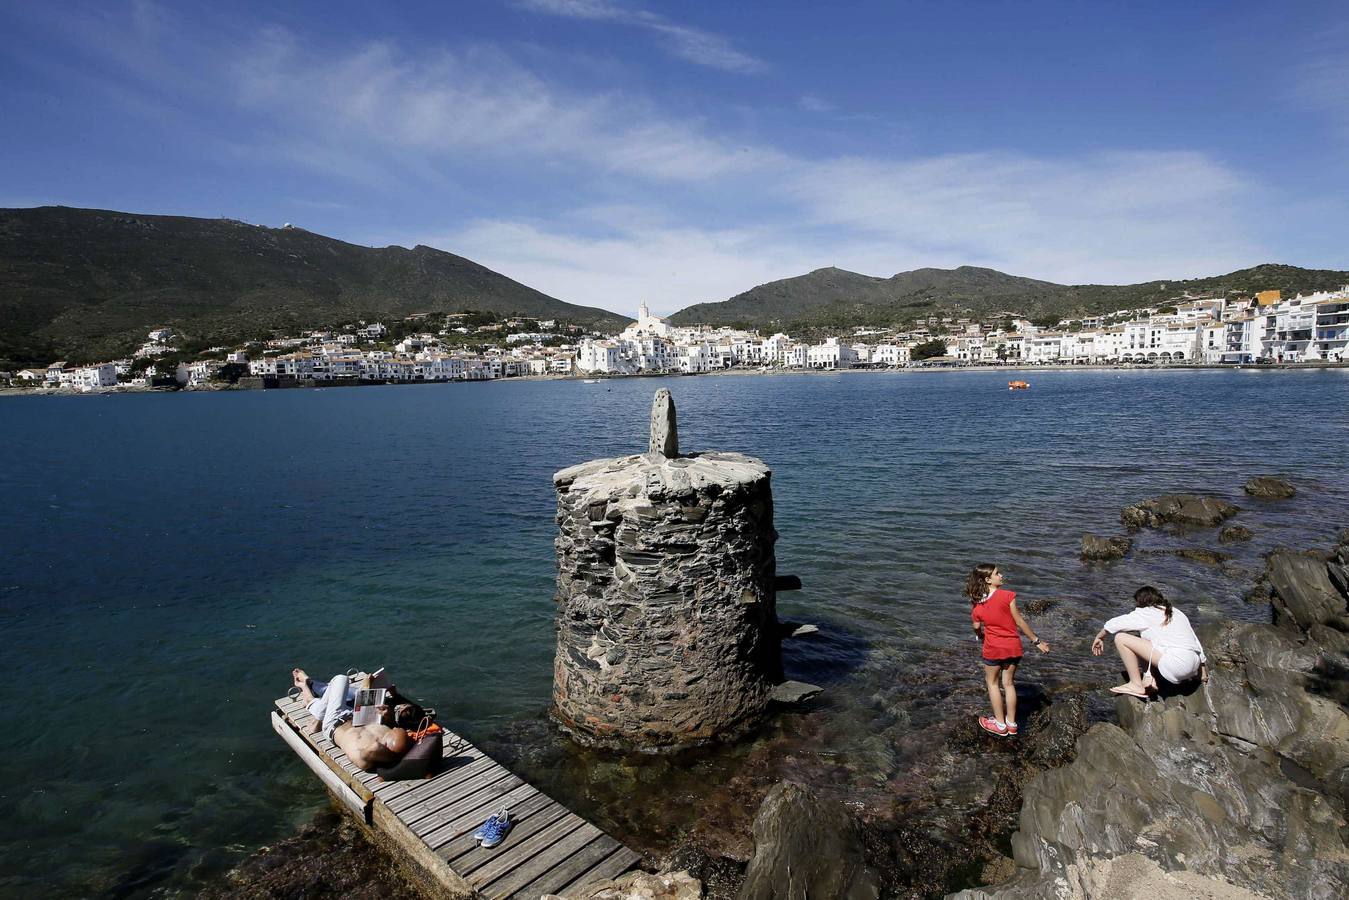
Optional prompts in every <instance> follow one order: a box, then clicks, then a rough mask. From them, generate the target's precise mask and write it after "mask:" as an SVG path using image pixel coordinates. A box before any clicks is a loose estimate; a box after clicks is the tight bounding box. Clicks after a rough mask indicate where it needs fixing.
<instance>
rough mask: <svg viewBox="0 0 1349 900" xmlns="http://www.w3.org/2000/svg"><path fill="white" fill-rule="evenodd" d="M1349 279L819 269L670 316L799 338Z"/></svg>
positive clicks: (1052, 314)
mask: <svg viewBox="0 0 1349 900" xmlns="http://www.w3.org/2000/svg"><path fill="white" fill-rule="evenodd" d="M1345 284H1349V272H1343V271H1334V270H1325V269H1300V268H1298V267H1296V266H1284V265H1272V264H1270V265H1261V266H1255V267H1253V268H1250V269H1242V270H1240V271H1237V272H1230V273H1228V274H1226V275H1218V276H1214V277H1212V278H1192V279H1179V280H1159V281H1149V282H1145V283H1143V284H1128V285H1104V284H1085V285H1064V284H1054V283H1053V282H1048V281H1037V280H1035V279H1032V278H1022V277H1019V276H1016V275H1007V274H1005V273H1003V272H998V271H995V270H993V269H981V268H976V267H973V266H961V267H960V268H958V269H916V270H914V271H912V272H901V273H900V274H898V275H895V276H893V277H890V278H878V277H874V276H870V275H859V274H857V273H856V272H848V271H845V270H843V269H835V268H827V269H817V270H815V271H814V272H810V273H807V274H805V275H800V276H797V277H795V278H786V279H783V280H781V281H773V282H770V283H768V284H763V285H759V286H758V287H756V288H753V289H751V290H748V291H746V292H744V293H743V294H738V295H736V296H734V297H732V298H730V299H729V300H725V301H722V302H720V303H699V304H696V305H694V306H690V307H687V308H686V309H682V310H680V311H679V312H677V313H675V314H674V315H673V316H672V317H671V321H672V322H674V323H676V324H681V325H684V324H693V323H708V324H731V323H734V322H740V323H744V324H747V325H750V326H752V327H756V328H760V329H764V330H782V331H786V332H788V333H789V334H792V335H793V336H794V337H795V336H797V335H798V334H799V335H803V336H808V335H810V334H813V333H818V332H824V331H829V330H831V329H841V328H849V327H858V326H899V327H902V326H906V325H911V324H913V323H914V322H916V321H918V320H920V319H925V318H927V317H928V316H932V315H968V316H971V317H975V318H980V319H985V320H987V319H991V318H992V317H994V316H996V315H997V314H999V313H1003V312H1016V313H1019V314H1021V315H1024V316H1027V317H1029V318H1031V319H1034V320H1037V321H1041V322H1051V323H1052V322H1057V321H1059V320H1061V319H1071V318H1080V317H1081V316H1087V315H1096V314H1100V313H1106V312H1113V311H1115V310H1118V309H1137V308H1139V307H1143V306H1156V305H1160V304H1163V303H1165V302H1167V301H1169V300H1171V299H1172V298H1174V297H1177V296H1180V295H1181V294H1184V293H1189V294H1191V295H1231V294H1238V293H1240V294H1253V293H1255V292H1256V291H1264V290H1281V291H1283V292H1284V295H1285V296H1292V295H1294V294H1297V293H1298V292H1301V293H1310V292H1312V291H1323V290H1335V289H1338V288H1340V287H1342V286H1343V285H1345Z"/></svg>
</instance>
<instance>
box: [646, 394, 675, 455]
mask: <svg viewBox="0 0 1349 900" xmlns="http://www.w3.org/2000/svg"><path fill="white" fill-rule="evenodd" d="M647 452H649V453H653V454H656V455H659V456H663V457H665V458H666V459H675V458H677V457H678V456H679V426H678V424H677V423H676V422H675V404H674V396H673V395H672V394H671V393H670V392H669V390H667V389H666V388H661V389H660V390H658V391H656V398H655V399H654V400H652V401H651V444H650V446H649V447H648V448H647Z"/></svg>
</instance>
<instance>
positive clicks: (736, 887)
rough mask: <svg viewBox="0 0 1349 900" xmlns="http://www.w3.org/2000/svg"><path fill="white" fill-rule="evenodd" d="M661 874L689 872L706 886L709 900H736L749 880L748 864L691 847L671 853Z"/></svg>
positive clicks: (663, 865)
mask: <svg viewBox="0 0 1349 900" xmlns="http://www.w3.org/2000/svg"><path fill="white" fill-rule="evenodd" d="M661 871H664V872H688V873H689V874H690V875H692V876H693V877H694V878H696V879H698V880H699V881H701V882H702V885H703V892H704V897H705V900H735V897H736V895H737V894H738V893H739V892H740V885H741V884H742V883H744V880H745V864H744V863H740V862H736V861H735V860H733V859H727V858H725V857H722V856H713V855H711V854H710V853H708V852H707V851H706V850H703V849H702V848H700V847H694V846H688V845H685V846H681V847H676V848H675V849H674V850H673V851H671V852H670V855H669V856H667V857H666V858H665V859H664V860H662V862H661Z"/></svg>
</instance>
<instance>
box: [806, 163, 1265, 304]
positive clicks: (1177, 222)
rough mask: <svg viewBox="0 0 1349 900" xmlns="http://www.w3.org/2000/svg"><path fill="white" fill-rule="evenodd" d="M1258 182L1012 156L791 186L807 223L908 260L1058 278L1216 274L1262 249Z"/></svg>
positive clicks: (906, 166) (832, 168)
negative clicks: (1249, 215)
mask: <svg viewBox="0 0 1349 900" xmlns="http://www.w3.org/2000/svg"><path fill="white" fill-rule="evenodd" d="M1250 189H1251V187H1250V185H1248V184H1247V183H1246V182H1245V180H1244V179H1243V178H1242V177H1241V176H1240V175H1239V174H1238V173H1236V172H1235V171H1233V170H1232V169H1230V168H1228V167H1226V166H1224V165H1222V164H1221V163H1219V162H1217V161H1215V160H1213V159H1211V158H1209V157H1208V156H1206V155H1204V154H1201V153H1186V152H1114V153H1098V154H1094V155H1089V156H1084V157H1073V158H1062V159H1060V158H1045V157H1030V156H1025V155H1021V154H1013V153H1005V152H989V153H981V154H955V155H941V156H932V157H926V158H917V159H907V160H876V159H842V160H833V161H826V162H821V163H816V164H812V165H809V166H806V167H804V168H803V169H802V171H801V172H800V173H799V175H798V177H797V178H795V179H793V180H792V182H791V183H790V184H789V186H788V187H787V190H788V191H790V192H791V194H792V195H793V196H794V197H796V199H797V200H798V201H799V203H800V204H801V207H802V208H803V209H804V210H805V211H807V213H808V214H809V216H810V217H811V220H812V221H813V222H814V223H816V224H818V225H820V226H824V227H827V228H834V229H842V230H844V231H845V232H846V233H849V234H851V235H853V236H855V237H857V238H866V237H870V238H872V239H879V240H884V241H885V242H887V243H888V244H890V245H891V246H893V247H894V249H895V255H896V256H897V257H900V258H908V259H923V258H927V259H933V258H941V259H959V260H962V261H965V262H969V263H973V264H978V265H989V266H993V267H995V268H1011V269H1013V270H1014V271H1016V272H1017V273H1018V274H1026V275H1033V276H1035V277H1040V278H1049V279H1052V280H1058V281H1070V282H1082V281H1091V280H1097V279H1099V280H1110V281H1131V280H1144V279H1148V278H1155V277H1158V276H1159V275H1162V274H1165V275H1167V276H1171V277H1179V276H1182V275H1196V274H1211V273H1213V272H1215V271H1217V270H1218V269H1219V268H1221V267H1223V266H1226V265H1229V264H1235V265H1240V264H1246V261H1249V260H1250V259H1251V258H1252V257H1251V255H1250V254H1252V253H1255V252H1256V249H1255V247H1254V246H1253V243H1252V241H1251V240H1250V239H1249V238H1248V237H1247V236H1246V233H1247V232H1246V228H1245V227H1244V225H1243V223H1242V217H1241V215H1240V212H1241V210H1240V203H1241V198H1242V197H1243V196H1246V195H1248V194H1249V192H1250Z"/></svg>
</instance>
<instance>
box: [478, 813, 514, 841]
mask: <svg viewBox="0 0 1349 900" xmlns="http://www.w3.org/2000/svg"><path fill="white" fill-rule="evenodd" d="M510 830H511V818H510V813H508V812H506V810H505V809H502V810H501V811H500V812H498V813H497V814H496V815H494V816H492V817H491V818H490V819H488V820H487V821H486V822H484V823H483V826H482V847H483V849H484V850H491V849H492V848H493V847H495V846H496V845H497V844H500V843H501V842H502V841H504V840H505V839H506V832H508V831H510Z"/></svg>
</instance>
